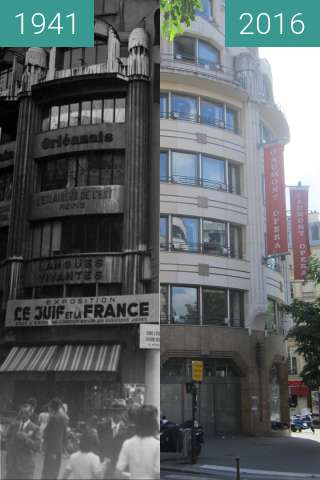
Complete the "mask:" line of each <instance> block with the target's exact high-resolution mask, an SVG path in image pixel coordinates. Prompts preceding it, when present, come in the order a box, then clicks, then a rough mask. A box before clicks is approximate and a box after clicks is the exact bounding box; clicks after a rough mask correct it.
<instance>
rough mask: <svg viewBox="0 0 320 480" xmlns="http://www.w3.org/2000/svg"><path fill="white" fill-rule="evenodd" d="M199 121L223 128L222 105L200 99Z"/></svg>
mask: <svg viewBox="0 0 320 480" xmlns="http://www.w3.org/2000/svg"><path fill="white" fill-rule="evenodd" d="M201 122H203V123H207V124H209V125H213V126H218V127H222V128H224V107H223V105H221V104H219V103H214V102H210V101H207V100H201Z"/></svg>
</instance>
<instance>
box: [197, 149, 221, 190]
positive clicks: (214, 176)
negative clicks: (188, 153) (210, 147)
mask: <svg viewBox="0 0 320 480" xmlns="http://www.w3.org/2000/svg"><path fill="white" fill-rule="evenodd" d="M225 170H226V162H225V160H220V159H217V158H213V157H207V156H205V155H202V177H203V186H204V187H209V188H210V187H211V188H217V189H222V190H225V189H226V178H225Z"/></svg>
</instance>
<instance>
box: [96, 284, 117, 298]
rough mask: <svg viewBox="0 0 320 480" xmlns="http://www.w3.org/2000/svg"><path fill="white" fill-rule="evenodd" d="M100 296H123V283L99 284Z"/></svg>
mask: <svg viewBox="0 0 320 480" xmlns="http://www.w3.org/2000/svg"><path fill="white" fill-rule="evenodd" d="M98 295H99V297H110V296H113V295H121V283H99V284H98Z"/></svg>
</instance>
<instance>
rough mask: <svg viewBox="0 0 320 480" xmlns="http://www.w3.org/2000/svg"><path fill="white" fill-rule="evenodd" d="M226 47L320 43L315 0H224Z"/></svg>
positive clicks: (319, 9)
mask: <svg viewBox="0 0 320 480" xmlns="http://www.w3.org/2000/svg"><path fill="white" fill-rule="evenodd" d="M225 18H226V25H225V27H226V39H225V42H226V47H317V46H320V28H319V24H320V1H319V0H226V16H225Z"/></svg>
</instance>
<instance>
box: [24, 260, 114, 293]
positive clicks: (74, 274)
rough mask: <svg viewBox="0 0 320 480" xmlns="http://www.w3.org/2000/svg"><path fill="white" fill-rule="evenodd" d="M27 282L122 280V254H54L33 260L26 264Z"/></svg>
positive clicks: (59, 282) (30, 284)
mask: <svg viewBox="0 0 320 480" xmlns="http://www.w3.org/2000/svg"><path fill="white" fill-rule="evenodd" d="M24 275H25V283H26V285H29V286H40V285H62V284H64V283H70V284H81V283H97V282H100V283H121V275H122V258H121V256H119V255H109V256H100V255H92V256H76V255H75V256H57V257H51V258H44V259H41V260H40V259H39V260H32V261H30V262H28V263H27V264H26V267H25V272H24Z"/></svg>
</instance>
